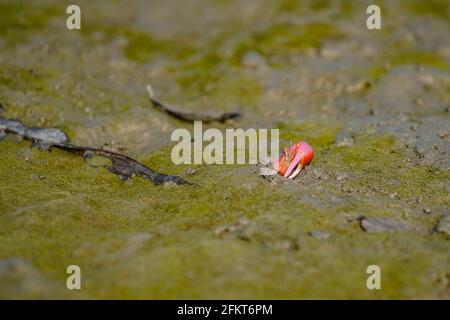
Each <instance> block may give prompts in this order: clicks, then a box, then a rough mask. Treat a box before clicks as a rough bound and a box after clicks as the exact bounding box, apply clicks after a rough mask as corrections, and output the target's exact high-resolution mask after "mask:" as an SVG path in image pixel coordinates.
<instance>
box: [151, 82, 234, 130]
mask: <svg viewBox="0 0 450 320" xmlns="http://www.w3.org/2000/svg"><path fill="white" fill-rule="evenodd" d="M147 91H148V96H149V99H150V102H151V103H152V104H153V106H154V107H155V108H156V109H158V110H160V111H163V112H165V113H167V114H168V115H170V116H172V117H174V118H176V119H178V120H181V121H186V122H194V121H203V122H204V123H210V122H221V123H224V122H226V121H227V120H231V119H237V118H239V117H240V116H241V114H240V113H238V112H224V113H222V114H220V115H218V116H212V115H208V114H195V113H188V112H181V111H176V110H174V109H172V107H169V106H167V105H166V104H165V103H163V102H161V101H160V100H158V99H157V98H156V96H155V93H154V91H153V88H152V87H151V86H150V85H148V86H147Z"/></svg>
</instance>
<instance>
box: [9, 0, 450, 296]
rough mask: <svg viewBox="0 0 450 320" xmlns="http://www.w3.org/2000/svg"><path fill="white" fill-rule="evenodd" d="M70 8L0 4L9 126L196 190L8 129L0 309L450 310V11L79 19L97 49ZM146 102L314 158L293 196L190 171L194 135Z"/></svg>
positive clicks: (119, 12)
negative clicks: (73, 275) (263, 301)
mask: <svg viewBox="0 0 450 320" xmlns="http://www.w3.org/2000/svg"><path fill="white" fill-rule="evenodd" d="M69 4H70V3H69V2H65V1H51V0H48V1H39V2H37V1H31V2H28V1H27V2H25V1H2V2H1V3H0V103H1V108H0V113H1V116H3V117H4V118H5V119H14V118H17V119H20V120H21V121H22V122H23V123H26V124H27V125H29V126H30V127H34V128H36V127H40V128H55V129H59V130H62V131H63V132H65V133H67V136H69V137H70V141H71V142H70V143H73V144H74V145H81V146H92V147H97V148H107V149H108V150H111V151H113V152H117V153H120V154H127V155H129V156H130V157H132V158H133V159H137V160H138V161H139V162H140V163H142V164H143V165H144V166H146V167H148V168H152V170H155V171H156V172H164V173H167V174H170V175H176V176H179V177H181V178H182V179H186V180H187V181H189V182H192V184H186V185H181V186H177V185H174V184H173V183H163V184H161V185H153V184H151V183H149V182H148V181H147V180H145V179H141V178H139V177H136V178H133V179H128V180H127V181H122V180H121V179H120V178H118V177H117V176H115V175H112V174H111V173H110V172H108V170H106V169H102V168H97V167H95V165H96V164H97V165H98V166H104V163H103V162H101V161H100V163H96V162H95V161H97V160H96V159H93V161H94V162H93V163H87V162H85V161H84V159H83V158H81V157H76V156H74V155H73V154H70V153H68V152H65V151H64V150H57V149H53V150H52V151H51V152H48V151H42V150H38V149H36V148H30V143H29V142H27V141H23V140H22V139H21V138H20V136H19V135H12V134H8V133H5V132H4V131H5V130H3V129H2V127H1V123H0V140H1V141H0V283H2V285H1V286H0V297H3V298H119V297H122V298H441V299H449V298H450V286H449V281H450V255H449V252H450V235H449V227H448V225H449V223H448V221H449V219H448V217H449V216H450V193H449V191H450V171H449V169H450V160H449V159H450V126H449V123H450V39H449V37H448V34H449V31H450V24H449V10H450V9H449V4H448V1H439V0H433V1H429V2H428V1H427V4H428V5H425V1H415V0H409V1H383V2H382V3H381V4H380V6H381V9H382V27H383V28H382V30H379V31H369V30H368V29H367V28H366V27H365V20H366V17H367V15H366V13H365V11H366V8H367V6H368V5H369V4H370V3H369V2H364V1H324V0H321V1H302V2H301V4H299V3H297V2H296V1H287V0H280V1H269V0H267V1H266V0H258V1H256V0H255V1H253V0H250V1H248V0H245V1H244V0H235V1H232V0H229V1H228V0H215V1H190V0H186V1H181V2H172V1H164V2H163V1H161V2H160V1H155V2H153V1H152V2H150V1H140V0H133V1H123V2H122V1H115V2H111V1H95V2H94V1H80V3H79V5H80V6H81V9H82V30H81V31H69V30H67V29H66V28H65V19H66V14H65V9H66V7H67V6H68V5H69ZM147 84H152V86H153V87H154V88H155V89H156V90H157V96H158V98H159V97H161V98H162V97H163V98H164V99H161V100H162V101H164V103H167V105H170V106H172V105H175V106H181V107H182V109H177V110H178V111H180V112H184V113H188V114H193V115H204V114H213V115H215V114H219V115H221V114H222V113H226V114H227V113H228V114H234V113H239V114H240V117H239V119H232V121H230V122H225V123H220V122H218V123H217V122H213V123H210V124H205V125H204V126H205V128H218V129H220V130H225V129H226V128H244V129H245V128H256V129H258V128H279V129H280V135H281V138H282V145H288V144H289V142H290V141H293V142H297V141H300V140H305V141H307V142H308V143H309V144H310V145H311V146H313V147H314V149H315V151H316V154H315V157H314V160H313V162H312V163H311V165H310V166H309V167H308V168H307V170H306V171H302V172H301V173H300V175H299V176H298V177H297V178H296V179H295V180H293V181H292V180H288V179H285V178H282V177H271V178H269V179H264V178H263V177H261V176H260V175H259V169H260V168H259V167H258V166H253V165H248V166H245V165H235V166H229V165H174V164H173V163H172V162H171V158H170V154H171V149H172V147H173V145H174V143H172V142H171V141H170V135H171V133H172V131H173V130H174V129H176V128H186V129H188V130H192V124H190V123H188V122H185V121H180V120H178V119H175V118H173V117H170V116H169V115H167V114H166V113H164V112H161V111H160V110H156V109H155V108H154V107H153V106H152V104H151V102H150V101H149V99H148V94H147V91H146V86H147ZM57 132H60V131H55V132H53V133H57ZM55 138H56V139H60V138H61V136H58V135H57V136H55ZM58 141H59V140H58ZM92 164H94V166H92ZM71 264H77V265H79V266H80V267H81V269H82V277H83V278H82V279H83V280H82V287H83V289H82V290H80V291H69V290H67V288H66V285H65V284H66V279H67V274H66V268H67V266H68V265H71ZM371 264H376V265H379V266H380V268H381V270H382V290H368V289H367V287H366V279H367V276H368V275H367V274H366V268H367V266H369V265H371Z"/></svg>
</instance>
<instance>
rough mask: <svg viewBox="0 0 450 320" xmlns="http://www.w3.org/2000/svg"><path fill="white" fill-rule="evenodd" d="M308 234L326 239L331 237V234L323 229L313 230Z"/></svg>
mask: <svg viewBox="0 0 450 320" xmlns="http://www.w3.org/2000/svg"><path fill="white" fill-rule="evenodd" d="M308 234H309V235H310V236H311V237H313V238H316V239H321V240H326V239H328V238H330V236H331V235H330V234H329V233H328V232H326V231H322V230H313V231H310V232H309V233H308Z"/></svg>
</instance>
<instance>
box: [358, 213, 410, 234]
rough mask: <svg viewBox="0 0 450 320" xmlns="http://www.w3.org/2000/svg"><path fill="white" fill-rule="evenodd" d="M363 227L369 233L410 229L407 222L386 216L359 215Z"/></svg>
mask: <svg viewBox="0 0 450 320" xmlns="http://www.w3.org/2000/svg"><path fill="white" fill-rule="evenodd" d="M358 221H359V224H360V226H361V229H363V230H364V231H365V232H369V233H382V232H397V231H408V230H409V228H408V226H406V225H405V224H403V223H401V222H399V221H396V220H392V219H385V218H371V217H363V216H362V217H358Z"/></svg>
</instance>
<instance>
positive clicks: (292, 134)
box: [277, 121, 340, 151]
mask: <svg viewBox="0 0 450 320" xmlns="http://www.w3.org/2000/svg"><path fill="white" fill-rule="evenodd" d="M277 128H279V129H280V138H281V139H283V140H286V141H291V142H292V143H297V142H298V141H301V140H304V141H306V142H308V143H309V144H310V145H311V146H313V148H314V149H315V150H317V151H321V150H324V149H326V148H328V147H330V146H331V145H332V144H334V142H335V140H336V135H337V134H338V132H339V130H340V125H339V124H338V123H335V124H330V123H324V122H320V121H308V122H303V123H300V124H286V123H279V124H278V125H277Z"/></svg>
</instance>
